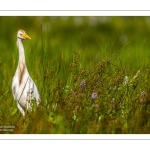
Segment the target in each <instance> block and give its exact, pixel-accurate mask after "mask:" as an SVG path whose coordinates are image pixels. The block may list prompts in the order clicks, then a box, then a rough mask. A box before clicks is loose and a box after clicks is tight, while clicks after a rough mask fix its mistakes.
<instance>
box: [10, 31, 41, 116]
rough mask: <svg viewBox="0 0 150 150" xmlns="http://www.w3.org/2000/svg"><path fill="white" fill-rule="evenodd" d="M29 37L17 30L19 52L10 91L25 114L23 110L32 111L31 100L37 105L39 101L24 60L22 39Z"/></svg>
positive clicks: (23, 113)
mask: <svg viewBox="0 0 150 150" xmlns="http://www.w3.org/2000/svg"><path fill="white" fill-rule="evenodd" d="M24 39H31V38H30V37H29V36H28V35H27V34H26V32H25V31H24V30H19V31H18V33H17V47H18V52H19V61H18V67H17V70H16V73H15V76H14V77H13V81H12V93H13V97H14V99H15V100H16V102H17V107H18V109H19V110H20V112H21V113H22V115H23V116H25V110H27V111H29V112H30V111H32V100H36V103H37V105H38V104H39V103H40V101H41V100H40V96H39V93H38V89H37V87H36V85H35V83H34V82H33V80H32V78H31V77H30V75H29V73H28V70H27V66H26V62H25V54H24V47H23V43H22V41H23V40H24Z"/></svg>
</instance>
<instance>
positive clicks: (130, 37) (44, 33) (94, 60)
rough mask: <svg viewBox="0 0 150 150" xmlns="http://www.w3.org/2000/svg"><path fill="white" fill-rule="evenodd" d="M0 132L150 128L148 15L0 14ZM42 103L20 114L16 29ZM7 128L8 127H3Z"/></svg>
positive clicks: (138, 130)
mask: <svg viewBox="0 0 150 150" xmlns="http://www.w3.org/2000/svg"><path fill="white" fill-rule="evenodd" d="M0 22H1V24H0V27H1V31H0V33H1V34H0V133H10V134H12V133H53V134H55V133H60V134H61V133H67V134H76V133H77V134H107V133H108V134H116V133H121V134H122V133H124V134H135V133H150V38H149V37H150V17H92V16H89V17H88V16H86V17H30V16H28V17H15V16H14V17H0ZM18 29H23V30H25V31H26V32H27V34H28V35H29V36H31V38H32V39H31V40H25V41H24V47H25V54H26V63H27V67H28V71H29V73H30V75H31V77H32V78H33V80H34V81H35V83H36V85H37V87H38V90H39V93H40V96H41V100H42V102H41V104H40V106H39V107H38V108H36V106H35V107H34V109H33V112H32V113H30V114H27V115H26V116H25V117H22V115H21V113H20V111H19V110H18V108H17V106H16V102H15V101H14V99H13V96H12V91H11V84H12V78H13V76H14V74H15V71H16V68H17V64H18V50H17V47H16V33H17V31H18ZM4 126H5V127H9V126H12V127H13V129H12V128H11V130H10V131H9V130H3V129H4Z"/></svg>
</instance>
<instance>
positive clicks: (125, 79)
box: [123, 76, 129, 86]
mask: <svg viewBox="0 0 150 150" xmlns="http://www.w3.org/2000/svg"><path fill="white" fill-rule="evenodd" d="M128 82H129V77H128V76H125V77H124V82H123V85H124V86H126V85H127V84H128Z"/></svg>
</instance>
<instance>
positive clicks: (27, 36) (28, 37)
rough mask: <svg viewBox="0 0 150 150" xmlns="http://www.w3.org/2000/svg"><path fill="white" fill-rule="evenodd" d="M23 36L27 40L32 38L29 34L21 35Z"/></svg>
mask: <svg viewBox="0 0 150 150" xmlns="http://www.w3.org/2000/svg"><path fill="white" fill-rule="evenodd" d="M21 36H23V37H24V38H26V39H31V37H30V36H29V35H27V34H21Z"/></svg>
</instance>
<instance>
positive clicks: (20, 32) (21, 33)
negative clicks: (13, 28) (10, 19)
mask: <svg viewBox="0 0 150 150" xmlns="http://www.w3.org/2000/svg"><path fill="white" fill-rule="evenodd" d="M17 38H19V39H22V40H25V39H31V38H30V37H29V36H28V35H27V34H26V32H25V31H24V30H21V29H20V30H18V33H17Z"/></svg>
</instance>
